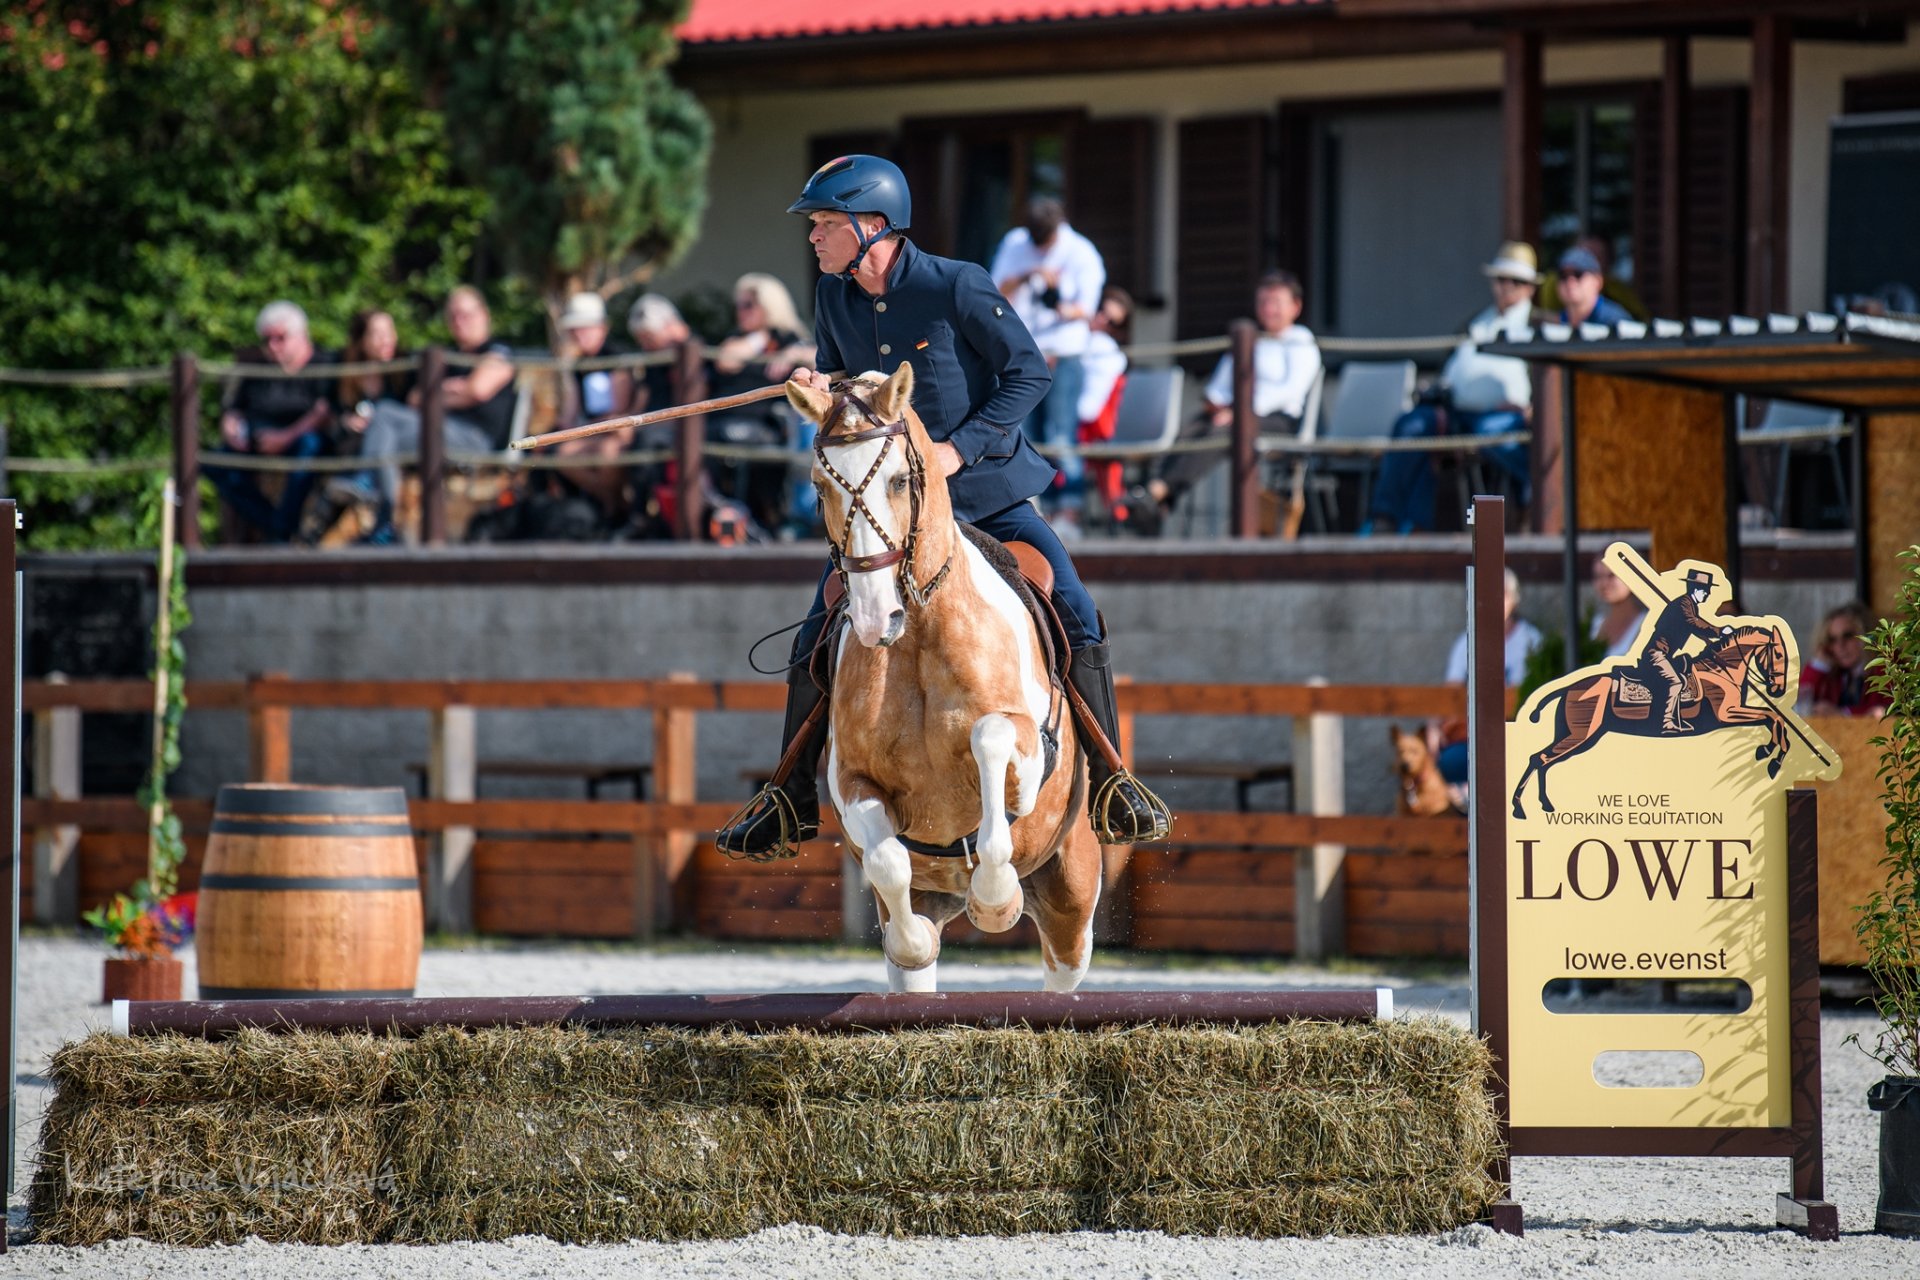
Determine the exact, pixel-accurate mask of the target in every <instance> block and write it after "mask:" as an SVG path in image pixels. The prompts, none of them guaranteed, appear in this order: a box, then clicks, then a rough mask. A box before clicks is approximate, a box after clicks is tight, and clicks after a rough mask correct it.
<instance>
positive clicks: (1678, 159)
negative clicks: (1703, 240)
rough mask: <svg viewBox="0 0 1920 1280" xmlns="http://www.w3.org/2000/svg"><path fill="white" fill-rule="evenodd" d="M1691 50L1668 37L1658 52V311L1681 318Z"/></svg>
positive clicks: (1684, 295)
mask: <svg viewBox="0 0 1920 1280" xmlns="http://www.w3.org/2000/svg"><path fill="white" fill-rule="evenodd" d="M1692 79H1693V73H1692V57H1691V46H1690V45H1689V43H1688V41H1687V37H1685V36H1668V37H1667V39H1666V41H1665V42H1664V43H1663V44H1662V45H1661V53H1660V273H1661V275H1662V276H1663V277H1664V278H1663V279H1662V280H1661V281H1660V287H1659V289H1657V290H1656V291H1655V296H1656V297H1657V298H1658V299H1659V306H1660V310H1661V311H1662V312H1663V313H1665V314H1666V315H1670V316H1684V315H1686V314H1687V182H1688V179H1689V178H1690V177H1691V169H1692V166H1691V165H1690V164H1688V162H1687V161H1688V156H1687V129H1688V120H1687V107H1688V102H1689V98H1690V91H1691V88H1692V85H1691V81H1692Z"/></svg>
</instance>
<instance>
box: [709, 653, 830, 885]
mask: <svg viewBox="0 0 1920 1280" xmlns="http://www.w3.org/2000/svg"><path fill="white" fill-rule="evenodd" d="M826 698H827V695H826V692H825V691H824V690H822V689H821V688H820V686H819V685H817V684H815V683H814V682H813V677H812V676H811V675H810V674H808V672H807V670H806V667H805V666H800V667H795V668H794V669H793V670H791V671H789V672H788V673H787V723H786V728H785V729H784V730H783V731H782V733H781V741H782V742H784V743H785V744H786V746H785V748H784V752H783V754H782V755H781V758H780V760H781V764H783V765H785V766H786V769H787V774H786V777H784V778H782V779H780V781H779V782H777V783H775V782H769V783H768V784H767V785H766V786H764V787H762V788H760V791H759V794H757V795H755V796H754V797H753V799H751V800H749V801H747V803H746V805H745V807H743V808H742V809H741V810H740V812H738V813H736V814H734V815H733V820H732V821H731V822H729V823H728V824H727V825H726V826H725V827H722V828H721V829H720V831H719V833H718V835H717V836H716V837H715V843H717V844H718V845H719V846H720V852H722V853H724V854H726V855H727V856H728V857H730V858H744V859H746V860H748V861H750V862H772V861H773V860H775V859H776V858H792V857H796V856H798V855H799V853H800V844H801V842H802V841H805V840H811V839H813V837H814V836H816V835H818V834H819V832H820V788H819V783H818V777H819V769H820V752H821V750H822V748H824V747H825V746H826V744H827V719H828V717H827V709H826V707H825V706H824V705H823V704H824V703H825V702H826ZM816 708H817V709H818V710H819V712H820V714H819V716H818V717H817V718H815V719H814V720H813V723H811V724H809V723H808V719H809V717H812V716H813V713H814V711H815V709H816Z"/></svg>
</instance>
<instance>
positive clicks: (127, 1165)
mask: <svg viewBox="0 0 1920 1280" xmlns="http://www.w3.org/2000/svg"><path fill="white" fill-rule="evenodd" d="M1267 994H1274V995H1277V994H1280V993H1257V995H1254V996H1251V997H1250V995H1249V994H1241V995H1231V996H1229V995H1221V994H1217V993H1215V994H1206V993H1202V994H1195V995H1183V996H1173V995H1165V996H1117V995H1081V996H1066V997H1060V996H1054V997H1046V996H1031V995H1029V996H1004V995H1003V996H993V997H989V996H985V995H970V996H945V997H942V996H853V997H847V996H837V997H761V998H735V999H733V1000H726V999H725V998H707V997H680V998H677V1002H676V998H668V997H662V998H651V999H650V1000H647V999H642V998H632V999H629V1000H627V1001H624V1002H622V1001H619V1000H613V999H607V998H602V999H600V1000H587V1001H565V1002H529V1001H521V1002H514V1003H513V1004H512V1006H511V1008H509V1007H508V1006H507V1002H492V1003H493V1004H494V1005H496V1006H499V1007H496V1008H481V1007H480V1006H482V1005H485V1004H488V1003H489V1002H478V1001H382V1002H377V1003H378V1004H380V1005H382V1006H389V1007H391V1008H392V1009H394V1010H396V1011H397V1012H396V1013H395V1014H394V1016H392V1017H389V1018H386V1019H379V1020H378V1021H377V1022H376V1023H375V1024H376V1025H380V1026H383V1027H386V1028H387V1030H386V1031H384V1032H383V1033H380V1034H374V1033H371V1032H369V1031H367V1030H365V1029H359V1030H354V1029H348V1028H351V1027H352V1026H353V1025H354V1024H355V1023H356V1022H357V1023H358V1024H359V1025H360V1027H362V1028H364V1027H365V1026H367V1025H368V1023H369V1021H370V1017H369V1015H367V1014H366V1013H365V1012H364V1008H363V1009H362V1010H361V1011H360V1012H357V1013H353V1012H343V1010H346V1008H347V1006H349V1005H361V1006H364V1005H365V1004H367V1003H369V1002H347V1001H306V1002H292V1003H290V1004H286V1005H280V1006H273V1007H277V1008H278V1009H279V1010H280V1011H281V1015H280V1016H281V1017H282V1018H283V1020H284V1023H285V1025H287V1026H290V1027H294V1028H296V1029H283V1030H271V1031H270V1030H265V1029H259V1028H256V1027H250V1026H246V1025H244V1024H245V1023H247V1022H250V1021H252V1022H257V1021H261V1020H263V1018H264V1017H265V1016H266V1011H265V1010H264V1009H262V1010H259V1011H257V1012H256V1013H255V1014H252V1015H248V1014H245V1013H244V1012H241V1013H236V1010H242V1011H243V1010H244V1008H245V1006H241V1005H235V1004H227V1005H197V1006H196V1005H192V1004H187V1003H183V1004H180V1005H175V1006H136V1015H135V1016H136V1018H138V1017H142V1016H149V1017H156V1018H158V1020H159V1021H161V1022H164V1021H166V1020H167V1019H166V1017H162V1016H159V1015H160V1014H161V1013H164V1011H166V1010H168V1009H172V1010H174V1011H176V1016H175V1019H174V1020H175V1021H176V1022H180V1023H181V1024H182V1025H190V1026H192V1027H193V1029H194V1030H195V1031H196V1032H197V1034H191V1035H189V1034H180V1033H177V1032H170V1033H166V1034H152V1035H134V1036H121V1035H96V1036H93V1037H91V1038H89V1039H87V1040H84V1041H81V1042H79V1043H76V1044H73V1045H69V1046H68V1047H66V1048H65V1049H63V1050H61V1051H60V1053H59V1054H58V1055H57V1056H56V1057H55V1059H54V1063H53V1068H52V1074H53V1078H54V1082H55V1085H56V1088H57V1095H56V1099H55V1102H54V1104H53V1107H52V1108H51V1110H50V1112H49V1114H48V1117H47V1122H46V1128H45V1133H44V1136H43V1138H42V1143H41V1153H40V1164H39V1170H38V1173H37V1175H36V1178H35V1181H34V1186H33V1193H32V1202H31V1215H32V1221H33V1229H34V1232H35V1234H36V1236H37V1238H39V1239H41V1240H43V1241H49V1242H54V1243H62V1244H91V1243H95V1242H98V1241H101V1240H106V1239H111V1238H116V1237H121V1236H133V1235H138V1236H145V1237H147V1238H149V1239H154V1240H160V1241H166V1242H169V1243H177V1244H211V1243H216V1242H226V1241H236V1240H240V1239H243V1238H245V1237H246V1236H249V1235H257V1236H261V1237H263V1238H265V1239H268V1240H273V1241H304V1242H310V1243H341V1242H348V1241H394V1242H441V1241H453V1240H491V1239H501V1238H504V1237H507V1236H512V1235H519V1234H527V1233H533V1234H541V1235H547V1236H552V1237H554V1238H556V1239H560V1240H566V1241H580V1242H585V1241H612V1240H624V1239H629V1238H636V1237H639V1238H657V1239H662V1238H663V1239H682V1238H709V1237H722V1236H735V1235H740V1234H743V1233H746V1232H750V1231H753V1230H756V1229H758V1228H761V1227H767V1226H773V1225H776V1224H780V1223H789V1222H795V1223H809V1224H816V1225H818V1226H821V1227H824V1228H826V1229H828V1230H832V1231H842V1232H880V1233H888V1234H936V1235H972V1234H1011V1233H1016V1232H1024V1231H1065V1230H1073V1229H1078V1228H1096V1229H1129V1230H1147V1229H1158V1230H1165V1231H1170V1232H1177V1233H1195V1234H1248V1235H1293V1234H1307V1235H1317V1234H1322V1233H1326V1232H1340V1233H1371V1232H1420V1231H1438V1230H1444V1229H1447V1228H1450V1227H1453V1226H1455V1225H1458V1224H1460V1223H1462V1222H1466V1221H1470V1220H1472V1219H1474V1218H1476V1217H1478V1216H1480V1215H1481V1213H1482V1212H1483V1210H1484V1209H1485V1207H1486V1205H1487V1204H1488V1203H1489V1202H1490V1201H1491V1200H1492V1199H1493V1198H1494V1196H1495V1194H1496V1191H1497V1188H1496V1187H1495V1185H1494V1183H1493V1182H1492V1181H1491V1180H1490V1179H1489V1178H1488V1176H1487V1168H1488V1165H1489V1163H1490V1162H1491V1161H1492V1159H1493V1157H1494V1156H1495V1155H1496V1154H1497V1137H1496V1130H1495V1125H1494V1118H1493V1113H1492V1110H1491V1108H1490V1106H1489V1105H1488V1102H1487V1094H1486V1082H1487V1071H1488V1057H1487V1054H1486V1051H1485V1048H1484V1046H1483V1045H1482V1044H1481V1043H1480V1042H1479V1041H1478V1040H1476V1039H1474V1038H1473V1037H1472V1036H1471V1035H1469V1034H1468V1033H1467V1032H1466V1031H1464V1030H1462V1029H1460V1028H1458V1027H1455V1026H1452V1025H1450V1024H1446V1023H1442V1022H1437V1021H1406V1020H1400V1021H1392V1020H1375V1019H1373V1018H1372V1017H1370V1016H1368V1017H1358V1016H1356V1017H1355V1018H1354V1020H1350V1021H1333V1020H1324V1019H1321V1018H1306V1019H1290V1020H1272V1015H1268V1020H1265V1021H1258V1022H1255V1021H1253V1019H1254V1018H1258V1017H1260V1016H1261V1015H1259V1014H1257V1013H1254V1014H1247V1013H1245V1012H1242V1010H1245V1009H1251V1008H1255V1007H1257V1005H1256V1001H1257V998H1258V995H1267ZM1352 994H1353V995H1354V996H1358V997H1362V998H1364V999H1365V1000H1366V1001H1367V1002H1368V1003H1369V1004H1370V1003H1371V1001H1372V999H1373V993H1372V992H1363V993H1352ZM1315 998H1319V999H1321V1000H1322V1003H1323V1006H1324V1007H1327V1008H1331V1007H1333V1003H1334V1002H1333V1001H1332V1000H1331V999H1329V998H1327V997H1308V999H1309V1000H1312V999H1315ZM808 1001H812V1002H814V1004H813V1005H811V1006H809V1005H807V1004H806V1002H808ZM1142 1001H1147V1002H1150V1004H1151V1007H1150V1008H1146V1009H1142V1007H1141V1002H1142ZM623 1003H624V1004H625V1006H627V1007H628V1009H629V1011H630V1010H631V1008H632V1007H634V1006H638V1005H645V1006H647V1007H649V1008H651V1009H652V1010H653V1015H652V1016H651V1017H650V1018H648V1019H647V1022H648V1023H649V1024H650V1025H631V1024H629V1025H619V1024H621V1023H622V1022H629V1023H630V1019H629V1018H628V1017H625V1016H618V1015H616V1012H615V1011H616V1010H617V1009H618V1008H619V1007H620V1006H621V1005H622V1004H623ZM1348 1003H1349V1006H1350V1007H1351V1006H1352V1005H1353V1001H1352V1000H1349V1002H1348ZM796 1004H798V1005H799V1006H801V1007H804V1008H805V1011H806V1016H804V1017H798V1016H774V1015H773V1014H770V1013H768V1012H767V1011H768V1010H773V1009H776V1008H784V1009H787V1010H792V1009H793V1008H795V1007H796ZM435 1006H438V1007H435ZM529 1006H534V1008H533V1009H532V1011H531V1013H529ZM563 1006H564V1007H563ZM303 1007H304V1009H305V1011H306V1013H307V1014H308V1015H313V1016H306V1017H303V1016H302V1008H303ZM1122 1007H1125V1008H1126V1009H1127V1012H1125V1013H1119V1012H1115V1010H1118V1009H1121V1008H1122ZM180 1010H189V1011H194V1012H192V1013H190V1014H178V1011H180ZM329 1010H331V1012H329ZM512 1010H518V1013H517V1014H515V1013H514V1012H512ZM1049 1010H1051V1011H1052V1012H1051V1013H1049V1012H1048V1011H1049ZM148 1011H154V1012H153V1013H151V1014H149V1013H148ZM288 1011H291V1012H288ZM822 1011H825V1016H821V1014H822ZM1309 1012H1311V1010H1309ZM1369 1012H1370V1010H1369ZM1143 1016H1144V1017H1145V1018H1147V1019H1150V1020H1146V1021H1143V1020H1142V1019H1143ZM373 1017H374V1018H376V1019H377V1015H373ZM1235 1019H1237V1020H1238V1021H1239V1025H1223V1023H1225V1022H1227V1021H1229V1020H1235ZM302 1022H306V1023H307V1024H308V1025H309V1026H311V1025H313V1024H315V1023H316V1022H317V1023H318V1024H319V1025H320V1026H322V1027H328V1028H333V1029H323V1030H314V1029H297V1028H298V1025H299V1024H300V1023H302ZM436 1022H437V1023H443V1024H454V1025H433V1024H434V1023H436ZM966 1022H974V1023H987V1024H991V1025H951V1024H954V1023H966ZM513 1023H519V1024H520V1025H511V1024H513ZM529 1023H531V1024H533V1025H529ZM702 1023H708V1024H712V1025H697V1024H702ZM689 1024H695V1025H689ZM800 1024H810V1025H809V1026H803V1025H800ZM943 1024H948V1025H943ZM1022 1024H1024V1025H1022ZM823 1027H824V1028H825V1029H820V1028H823ZM859 1028H868V1029H867V1030H860V1029H859ZM136 1029H138V1028H137V1027H136Z"/></svg>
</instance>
